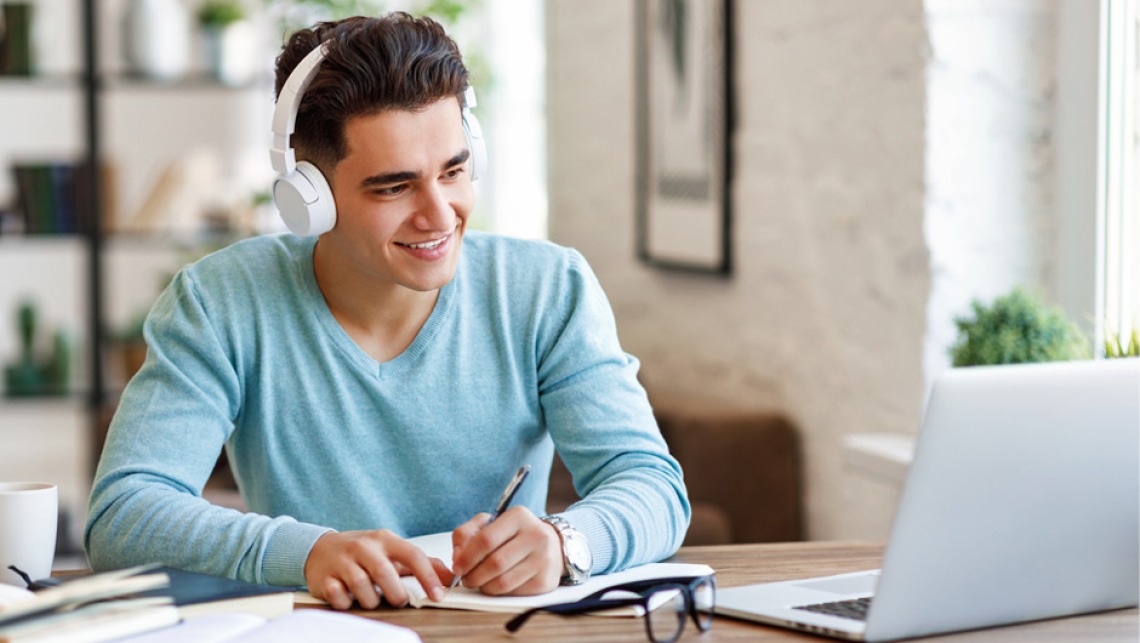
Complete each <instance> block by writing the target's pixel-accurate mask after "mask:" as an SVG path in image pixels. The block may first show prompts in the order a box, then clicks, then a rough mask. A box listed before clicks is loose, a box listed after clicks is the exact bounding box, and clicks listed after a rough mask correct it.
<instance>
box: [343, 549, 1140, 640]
mask: <svg viewBox="0 0 1140 643" xmlns="http://www.w3.org/2000/svg"><path fill="white" fill-rule="evenodd" d="M882 553H883V547H882V545H878V544H873V543H856V542H802V543H777V544H753V545H722V546H715V547H686V548H683V549H682V550H681V551H680V552H678V553H677V555H676V556H675V557H673V558H672V559H671V560H672V561H673V562H684V563H705V564H707V565H711V566H712V567H713V569H716V570H717V584H718V586H720V587H722V588H724V587H736V586H738V585H747V584H750V583H760V582H769V581H777V580H788V579H794V578H807V577H811V576H822V575H826V574H840V573H844V572H854V571H860V570H864V569H875V568H877V567H879V565H880V561H881V560H882ZM356 613H357V614H360V615H362V616H368V617H370V618H377V619H380V620H383V621H387V622H389V623H394V624H396V625H403V626H404V627H410V628H412V629H413V630H415V631H416V632H418V633H419V635H420V637H421V638H422V639H423V640H424V641H425V643H432V642H435V641H498V642H500V643H509V642H510V641H517V642H519V643H523V642H529V641H559V642H561V641H599V642H600V641H615V642H622V641H630V642H632V643H645V642H647V641H648V640H649V639H648V638H647V637H646V635H645V625H644V624H643V623H642V622H641V621H640V620H639V619H631V618H604V617H572V618H563V617H558V616H548V615H538V616H536V617H534V618H532V619H531V620H530V621H528V622H527V624H526V626H524V627H523V629H522V630H520V631H519V632H518V633H516V634H510V633H509V632H507V631H506V629H505V628H504V627H503V625H504V624H505V623H506V622H507V621H508V620H510V616H509V615H505V614H489V613H484V612H463V611H457V610H440V609H430V608H428V609H402V610H397V609H390V608H383V609H379V610H374V611H368V612H363V611H360V612H356ZM1138 636H1140V613H1138V612H1137V610H1136V609H1127V610H1117V611H1113V612H1103V613H1100V614H1091V615H1085V616H1076V617H1071V618H1064V619H1053V620H1048V621H1037V622H1034V623H1025V624H1021V625H1016V626H1009V627H1001V628H993V629H988V630H979V631H975V632H964V633H959V634H953V635H949V636H941V637H936V638H932V639H923V640H929V641H939V642H946V643H979V642H981V641H986V642H989V641H997V642H1004V641H1018V642H1021V641H1025V642H1028V641H1034V642H1037V641H1044V642H1049V641H1081V642H1086V641H1087V642H1098V641H1104V642H1108V641H1112V642H1114V643H1115V642H1117V641H1120V642H1124V641H1127V642H1129V643H1135V642H1136V641H1137V640H1138ZM825 640H827V639H822V638H818V637H815V636H810V635H807V634H800V633H796V632H791V631H787V630H782V629H779V628H774V627H767V626H764V625H759V624H754V623H748V622H745V621H738V620H733V619H729V618H727V617H717V619H716V621H715V623H714V624H713V629H712V630H711V631H709V632H706V633H704V634H700V632H698V631H697V629H696V628H695V627H694V626H693V623H692V621H691V620H690V621H688V622H687V623H686V624H685V632H684V633H683V634H682V636H681V639H680V643H685V642H687V641H693V642H694V643H695V642H699V643H711V642H713V641H761V642H763V641H816V642H821V641H825Z"/></svg>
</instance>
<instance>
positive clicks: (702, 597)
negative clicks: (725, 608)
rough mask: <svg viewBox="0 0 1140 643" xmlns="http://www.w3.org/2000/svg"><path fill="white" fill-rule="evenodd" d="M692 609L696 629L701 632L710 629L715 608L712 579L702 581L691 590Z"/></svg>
mask: <svg viewBox="0 0 1140 643" xmlns="http://www.w3.org/2000/svg"><path fill="white" fill-rule="evenodd" d="M693 607H694V614H695V615H696V621H697V627H698V628H700V630H701V631H702V632H705V631H707V630H708V629H709V628H711V627H712V622H713V612H714V611H715V609H714V608H715V607H716V584H715V583H714V582H713V580H712V578H706V579H704V580H702V581H701V582H700V583H698V584H697V586H696V587H694V588H693Z"/></svg>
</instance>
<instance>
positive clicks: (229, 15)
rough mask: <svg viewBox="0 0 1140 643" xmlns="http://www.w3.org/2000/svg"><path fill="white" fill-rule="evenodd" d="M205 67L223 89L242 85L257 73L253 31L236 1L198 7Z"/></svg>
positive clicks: (208, 2)
mask: <svg viewBox="0 0 1140 643" xmlns="http://www.w3.org/2000/svg"><path fill="white" fill-rule="evenodd" d="M198 26H199V27H200V28H201V30H202V43H203V47H204V49H205V57H206V64H207V66H208V67H209V70H210V73H211V75H213V76H214V77H215V78H217V79H218V80H220V81H221V82H223V83H225V84H227V85H242V84H245V83H247V82H249V81H250V80H252V79H253V76H254V74H255V73H256V72H257V62H258V60H257V31H256V28H255V27H254V25H253V23H252V22H250V20H249V18H248V15H247V13H246V10H245V7H244V6H243V5H242V3H241V2H239V1H238V0H206V1H205V2H203V3H202V4H201V5H199V6H198Z"/></svg>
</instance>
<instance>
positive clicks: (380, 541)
mask: <svg viewBox="0 0 1140 643" xmlns="http://www.w3.org/2000/svg"><path fill="white" fill-rule="evenodd" d="M409 574H410V575H414V576H415V577H416V579H417V580H419V582H420V585H421V586H423V588H424V590H425V591H426V592H427V594H428V596H429V597H430V598H431V599H432V600H436V601H438V600H441V599H442V598H443V597H444V594H445V591H444V589H443V583H442V582H441V581H440V575H441V574H442V575H444V576H446V577H447V579H448V582H450V580H451V571H450V570H449V569H448V568H447V566H445V565H444V564H443V561H441V560H439V559H438V558H428V557H427V554H425V553H424V552H423V551H422V550H420V548H419V547H416V546H415V545H413V544H411V543H409V542H408V541H406V540H404V539H403V538H400V537H399V536H397V535H396V534H394V533H392V532H390V531H388V530H387V529H380V530H377V531H346V532H335V531H330V532H328V533H326V534H325V535H323V536H321V537H320V538H318V539H317V542H316V543H315V544H314V545H313V549H312V550H311V551H310V552H309V558H308V559H307V560H306V561H305V582H306V583H307V584H308V586H309V593H310V594H312V595H313V596H315V597H317V598H319V599H322V600H324V601H325V602H327V603H328V604H329V605H331V606H333V608H334V609H338V610H346V609H348V608H350V607H352V603H353V601H354V600H355V601H356V602H358V603H359V604H360V606H361V607H363V608H364V609H375V608H376V607H377V606H379V605H380V595H379V594H377V592H376V587H377V586H379V588H380V593H382V594H383V595H384V598H386V599H387V600H388V602H389V603H391V604H392V605H395V606H396V607H403V606H404V605H407V603H408V592H407V590H405V589H404V586H403V584H401V583H400V577H401V576H407V575H409Z"/></svg>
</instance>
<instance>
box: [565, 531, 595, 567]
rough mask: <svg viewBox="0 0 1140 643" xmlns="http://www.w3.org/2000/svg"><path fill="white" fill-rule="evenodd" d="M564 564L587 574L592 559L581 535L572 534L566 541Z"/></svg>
mask: <svg viewBox="0 0 1140 643" xmlns="http://www.w3.org/2000/svg"><path fill="white" fill-rule="evenodd" d="M566 562H567V563H569V564H570V565H573V566H574V567H575V569H576V570H577V571H580V572H589V571H590V566H591V563H593V557H592V556H591V555H590V548H589V546H588V545H587V544H586V539H585V538H584V537H582V535H581V534H574V535H573V536H572V537H570V538H567V539H566Z"/></svg>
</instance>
